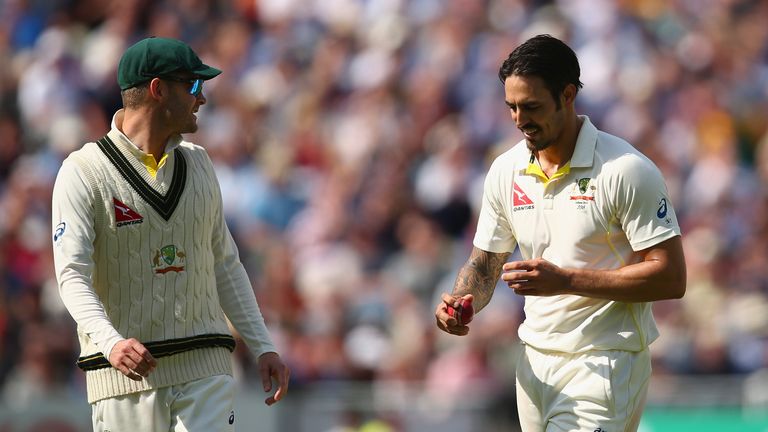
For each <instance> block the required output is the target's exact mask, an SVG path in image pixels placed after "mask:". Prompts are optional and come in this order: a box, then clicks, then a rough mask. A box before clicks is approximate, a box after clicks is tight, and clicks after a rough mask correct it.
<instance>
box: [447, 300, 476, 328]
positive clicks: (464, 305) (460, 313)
mask: <svg viewBox="0 0 768 432" xmlns="http://www.w3.org/2000/svg"><path fill="white" fill-rule="evenodd" d="M448 315H450V316H452V317H454V318H456V321H458V322H459V325H467V324H469V323H470V322H471V321H472V317H474V316H475V308H474V307H472V299H471V298H468V299H461V301H460V304H459V307H458V308H455V309H454V308H453V307H452V306H448Z"/></svg>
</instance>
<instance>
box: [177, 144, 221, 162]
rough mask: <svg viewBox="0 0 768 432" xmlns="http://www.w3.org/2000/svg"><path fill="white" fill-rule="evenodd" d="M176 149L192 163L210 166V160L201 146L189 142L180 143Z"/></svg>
mask: <svg viewBox="0 0 768 432" xmlns="http://www.w3.org/2000/svg"><path fill="white" fill-rule="evenodd" d="M176 149H177V150H179V151H180V152H181V154H183V155H184V157H185V158H186V159H189V160H190V161H191V162H193V163H197V164H203V165H212V162H211V158H210V156H209V155H208V152H207V151H206V150H205V148H203V146H200V145H197V144H195V143H192V142H189V141H181V142H180V143H179V146H178V147H176Z"/></svg>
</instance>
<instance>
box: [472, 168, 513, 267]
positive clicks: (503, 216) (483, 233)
mask: <svg viewBox="0 0 768 432" xmlns="http://www.w3.org/2000/svg"><path fill="white" fill-rule="evenodd" d="M499 165H500V164H499V160H498V159H497V160H496V161H495V162H494V163H493V164H492V165H491V168H490V169H489V170H488V175H487V176H486V178H485V182H484V185H483V201H482V205H481V207H480V215H479V217H478V221H477V231H476V232H475V238H474V241H473V244H474V246H475V247H477V248H479V249H482V250H484V251H488V252H494V253H504V252H512V251H513V250H514V249H515V246H516V245H517V242H516V240H515V235H514V232H513V230H512V224H511V222H510V220H509V218H508V215H507V213H506V211H505V210H504V209H505V208H506V207H507V206H506V205H505V203H504V200H505V196H506V194H505V193H504V189H505V188H504V179H503V176H502V175H501V172H502V170H501V169H500V167H499ZM509 183H510V184H511V180H510V181H509Z"/></svg>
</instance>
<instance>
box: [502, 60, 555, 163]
mask: <svg viewBox="0 0 768 432" xmlns="http://www.w3.org/2000/svg"><path fill="white" fill-rule="evenodd" d="M504 96H505V99H506V103H507V106H508V107H509V112H510V114H511V115H512V120H514V122H515V125H516V126H517V128H518V129H520V131H521V132H522V133H523V136H525V141H526V143H527V145H528V148H529V149H530V150H531V151H540V150H544V149H545V148H547V147H549V146H550V145H552V144H553V143H555V142H556V141H557V139H558V138H559V137H560V135H561V133H562V131H563V126H564V124H565V110H563V103H562V102H563V100H562V98H561V104H560V108H558V107H557V103H555V99H554V98H553V97H552V93H550V91H549V89H548V88H547V86H546V85H545V84H544V80H542V79H541V78H539V77H536V76H520V75H510V76H509V77H508V78H507V80H506V81H505V82H504Z"/></svg>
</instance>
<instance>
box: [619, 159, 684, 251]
mask: <svg viewBox="0 0 768 432" xmlns="http://www.w3.org/2000/svg"><path fill="white" fill-rule="evenodd" d="M616 162H617V163H616V165H615V166H614V167H613V169H612V171H613V174H612V176H615V177H614V180H613V181H610V184H611V186H612V188H613V189H614V190H613V191H612V192H613V193H612V194H611V196H613V197H615V200H614V203H613V207H614V209H615V216H616V218H617V219H618V221H619V223H620V224H621V227H622V228H623V230H624V233H625V234H626V236H627V240H628V241H629V243H630V245H632V249H633V250H635V251H639V250H643V249H647V248H649V247H651V246H654V245H656V244H658V243H661V242H663V241H665V240H668V239H670V238H672V237H674V236H677V235H680V226H679V225H678V222H677V216H676V215H675V210H674V208H673V206H672V201H671V200H670V198H669V192H668V191H667V186H666V184H665V182H664V178H663V177H662V175H661V172H660V171H659V169H658V168H657V167H656V166H655V165H654V164H653V162H651V161H650V160H648V159H647V158H645V157H643V156H640V155H637V154H626V155H624V156H622V157H621V158H619V159H617V161H616Z"/></svg>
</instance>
